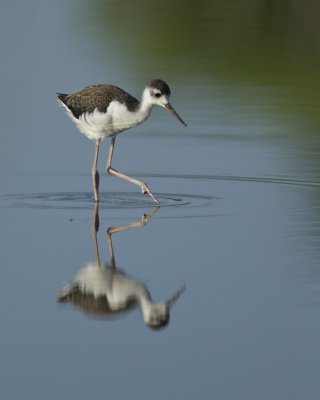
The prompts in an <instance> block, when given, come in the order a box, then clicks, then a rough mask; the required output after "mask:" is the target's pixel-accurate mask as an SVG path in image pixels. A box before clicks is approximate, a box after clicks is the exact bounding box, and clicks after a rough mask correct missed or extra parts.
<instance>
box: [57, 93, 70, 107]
mask: <svg viewBox="0 0 320 400" xmlns="http://www.w3.org/2000/svg"><path fill="white" fill-rule="evenodd" d="M67 97H68V95H67V94H66V93H57V96H56V100H57V102H58V103H59V104H60V105H61V106H62V105H66V102H67Z"/></svg>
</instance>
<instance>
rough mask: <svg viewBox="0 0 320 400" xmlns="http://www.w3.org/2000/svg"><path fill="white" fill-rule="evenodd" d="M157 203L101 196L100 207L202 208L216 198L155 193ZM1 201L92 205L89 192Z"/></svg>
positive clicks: (44, 206) (63, 206)
mask: <svg viewBox="0 0 320 400" xmlns="http://www.w3.org/2000/svg"><path fill="white" fill-rule="evenodd" d="M157 198H158V199H159V201H160V204H156V203H154V202H153V201H152V200H151V199H150V198H149V197H148V196H143V195H142V194H140V193H125V192H114V193H104V192H102V193H100V202H99V207H100V208H109V209H120V208H154V207H155V206H156V205H157V206H159V207H175V206H188V207H204V206H206V205H209V204H210V203H211V202H212V201H213V200H216V199H217V198H216V197H212V196H205V195H197V194H192V195H191V194H180V193H170V194H169V193H157ZM1 199H2V200H3V201H6V202H7V204H8V205H9V206H11V207H16V208H25V207H27V208H37V209H72V210H74V209H91V208H92V204H93V202H94V198H93V194H92V193H80V192H79V193H70V192H62V193H34V194H12V195H6V196H1Z"/></svg>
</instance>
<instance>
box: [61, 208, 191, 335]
mask: <svg viewBox="0 0 320 400" xmlns="http://www.w3.org/2000/svg"><path fill="white" fill-rule="evenodd" d="M98 207H99V205H98V203H96V204H95V208H94V217H93V225H92V235H93V243H94V249H95V255H96V259H95V261H92V262H89V263H87V264H86V265H85V266H84V267H83V268H81V269H80V271H79V272H78V274H77V275H76V276H75V278H74V279H73V280H72V281H71V282H70V283H69V284H67V285H66V286H65V287H64V288H63V289H62V291H61V292H60V293H59V295H58V301H59V302H62V303H71V304H73V305H75V306H78V307H80V308H81V309H82V311H83V312H84V313H86V314H89V315H91V316H95V317H106V316H117V315H120V314H121V313H124V312H126V311H129V310H131V309H133V308H135V307H137V306H139V307H140V309H141V312H142V316H143V320H144V322H145V324H146V325H147V326H149V327H150V328H152V329H161V328H163V327H165V326H167V325H168V323H169V318H170V309H171V308H172V307H173V305H174V304H175V302H176V301H177V300H178V298H179V297H180V296H181V294H182V293H183V292H184V290H185V286H183V287H181V288H179V289H178V290H177V291H176V292H175V293H174V294H173V295H172V296H171V297H170V298H168V299H167V300H164V301H162V302H159V303H155V302H154V301H153V300H152V297H151V294H150V292H149V290H148V289H147V287H146V286H145V285H144V284H143V283H141V282H139V281H137V280H135V279H133V278H132V277H130V276H129V275H127V274H126V273H125V272H124V271H120V270H119V269H118V268H117V266H116V260H115V255H114V250H113V246H112V235H113V234H114V233H116V232H120V231H124V230H127V229H130V228H139V227H143V226H144V225H145V224H146V223H147V222H148V221H149V220H150V218H151V217H152V216H153V215H154V214H155V213H156V212H157V211H158V209H159V207H156V208H154V209H153V211H152V212H150V213H149V214H143V215H142V216H141V218H140V220H138V221H133V222H131V223H129V224H127V225H123V226H115V227H109V228H108V229H107V242H108V246H109V253H110V263H108V264H103V263H102V262H101V260H100V255H99V248H98V240H97V233H98V230H99V225H100V224H99V208H98Z"/></svg>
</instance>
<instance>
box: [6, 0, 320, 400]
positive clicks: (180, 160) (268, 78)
mask: <svg viewBox="0 0 320 400" xmlns="http://www.w3.org/2000/svg"><path fill="white" fill-rule="evenodd" d="M0 45H1V63H0V71H1V74H0V81H1V96H0V115H1V132H0V177H1V185H0V221H1V224H0V225H1V226H0V265H1V268H0V275H1V279H0V317H1V326H2V328H1V331H2V333H1V336H2V338H1V341H0V359H1V361H0V376H1V377H2V382H1V385H0V395H1V398H3V399H7V400H11V399H17V398H24V399H47V400H50V399H56V398H57V397H58V396H59V397H62V398H64V397H66V396H68V397H69V398H78V399H84V398H87V397H89V396H91V397H92V396H94V397H97V396H112V397H113V398H115V399H118V398H119V399H120V398H124V396H134V397H135V396H136V397H138V396H139V397H140V398H146V397H147V396H148V397H152V398H153V399H160V398H161V399H163V398H175V399H184V400H186V399H193V398H194V397H195V396H199V395H200V396H202V397H208V396H210V397H212V398H215V397H216V398H219V399H226V400H227V399H228V400H230V399H235V398H236V399H246V400H248V399H260V400H263V399H266V400H267V399H268V400H269V399H270V398H272V399H274V400H276V399H279V400H280V399H281V400H282V399H286V398H290V399H291V400H294V399H297V400H298V399H299V400H300V399H301V398H307V399H317V398H318V394H319V391H320V383H319V377H318V375H319V374H318V371H319V367H320V352H319V349H318V347H319V346H318V339H319V335H320V320H319V311H320V301H319V299H320V269H319V265H320V262H319V261H320V252H319V239H320V224H319V210H320V209H319V197H320V190H319V189H320V180H319V169H320V134H319V129H320V114H319V105H320V94H319V89H320V80H319V68H320V48H319V45H320V4H319V2H318V1H316V0H282V1H276V0H223V1H222V0H197V1H191V0H184V1H182V0H170V1H168V0H162V1H158V0H157V1H155V0H149V1H146V0H136V1H129V0H122V1H118V0H88V1H85V0H56V1H49V0H29V1H24V0H11V1H8V2H3V4H2V5H1V13H0ZM155 78H161V79H163V80H165V81H166V82H168V84H169V86H170V88H171V92H172V94H171V100H170V101H171V103H172V105H173V106H174V107H175V109H176V110H177V112H178V113H179V114H180V115H181V117H182V118H183V119H184V120H185V121H186V123H187V124H188V126H187V128H184V127H183V126H182V125H181V124H179V123H178V122H177V121H176V120H175V119H174V118H172V116H170V115H169V114H168V113H164V112H163V110H161V109H154V110H153V112H152V115H151V116H150V118H149V120H148V121H146V123H144V124H143V125H141V126H138V127H136V128H134V129H132V130H130V131H128V132H126V133H123V135H122V134H121V135H119V137H118V138H117V147H116V151H115V155H114V166H115V168H117V169H119V170H120V171H123V172H125V173H128V174H129V175H132V176H136V177H138V178H139V179H142V180H143V181H146V182H147V183H148V185H149V186H150V188H151V189H152V190H153V191H154V192H155V193H156V194H159V196H160V198H161V199H162V204H161V207H160V210H158V211H157V212H156V214H155V215H154V216H153V217H152V219H151V220H150V221H149V223H148V225H147V226H146V227H144V228H143V229H137V230H134V229H133V230H130V231H128V232H122V233H117V236H116V238H115V241H114V246H115V253H116V256H117V264H118V265H119V266H120V267H121V268H124V270H125V271H126V273H128V274H129V275H133V276H134V277H135V278H136V279H137V281H139V282H145V283H146V284H147V286H148V288H149V290H150V291H151V293H152V295H153V296H154V297H155V298H156V299H163V298H166V297H168V296H169V295H170V294H171V293H173V292H174V290H176V289H177V288H178V287H179V285H181V284H184V283H186V287H187V289H186V292H185V293H184V294H183V295H182V296H181V299H179V302H178V304H177V305H176V306H175V308H174V310H173V311H172V316H171V319H172V322H171V323H170V326H169V327H168V328H167V329H165V330H163V331H161V332H159V333H157V334H156V333H154V332H151V331H150V330H148V329H147V328H146V326H145V325H144V323H143V321H142V318H141V315H140V313H139V310H135V311H134V312H133V313H131V314H130V315H129V316H128V315H126V316H123V317H121V318H119V320H117V319H116V320H114V321H109V320H108V321H96V320H93V319H89V318H86V317H85V316H84V315H83V313H81V312H79V310H78V311H76V310H75V308H73V307H72V306H66V307H62V305H59V304H57V301H56V296H57V293H59V291H60V290H61V287H62V286H63V283H65V282H66V281H70V279H71V278H72V277H73V276H75V275H76V274H77V272H78V270H79V269H80V268H81V266H83V265H85V263H87V262H88V261H91V260H92V259H94V248H93V247H92V237H91V233H92V232H91V228H92V212H93V204H92V184H91V176H90V171H91V165H92V157H93V151H94V145H93V143H91V142H90V141H88V140H87V139H86V138H85V137H84V136H82V135H81V134H80V133H79V132H77V130H76V128H75V126H73V124H72V123H71V122H70V121H69V120H68V118H67V117H66V116H65V115H64V112H63V110H62V109H61V108H59V106H58V104H57V103H56V101H55V93H56V92H66V93H69V92H74V91H78V90H80V89H82V88H83V87H84V86H86V85H91V84H95V83H112V84H115V85H117V86H119V87H121V88H123V89H125V90H126V91H128V92H129V93H130V94H132V95H134V96H135V97H137V98H139V97H140V95H141V93H142V91H143V89H144V87H145V85H146V83H147V82H148V81H150V80H151V79H155ZM108 145H109V143H108V141H107V140H106V141H105V142H104V143H103V145H102V146H101V152H100V160H99V170H100V173H101V184H100V185H101V186H100V187H101V191H102V194H103V198H104V200H103V201H102V204H101V205H100V232H99V233H98V240H99V241H100V251H101V255H100V256H101V258H102V259H105V258H106V257H105V256H106V254H107V245H106V241H105V231H106V229H107V228H108V227H110V226H121V225H126V224H128V223H130V222H132V221H137V220H140V219H139V218H140V214H142V213H145V214H147V213H150V212H151V210H152V209H153V204H150V201H149V199H147V198H144V197H142V195H140V194H139V191H138V190H137V188H135V187H132V186H131V185H129V184H128V183H124V182H120V181H119V180H117V179H114V178H111V177H106V176H105V174H104V173H103V171H104V167H105V162H106V158H107V150H108Z"/></svg>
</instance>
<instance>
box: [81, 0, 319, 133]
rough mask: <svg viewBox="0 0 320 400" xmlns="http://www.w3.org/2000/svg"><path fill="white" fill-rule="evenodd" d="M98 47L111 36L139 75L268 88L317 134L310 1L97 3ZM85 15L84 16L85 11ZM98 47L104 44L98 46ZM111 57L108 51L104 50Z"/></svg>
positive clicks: (314, 21) (315, 43)
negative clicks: (154, 73)
mask: <svg viewBox="0 0 320 400" xmlns="http://www.w3.org/2000/svg"><path fill="white" fill-rule="evenodd" d="M95 3H96V7H92V4H93V3H91V6H90V13H91V18H93V20H94V22H95V25H96V28H97V34H98V35H99V37H100V39H101V40H100V44H101V46H102V51H104V53H105V54H106V58H107V57H108V49H107V46H108V43H109V41H110V37H113V38H114V40H116V45H117V48H118V52H119V53H121V54H122V56H123V57H124V56H125V58H126V63H127V65H128V66H131V67H132V66H134V67H135V68H137V69H138V70H139V71H140V73H141V76H149V75H150V71H159V72H160V73H163V74H164V75H165V76H168V75H170V77H174V79H175V81H176V82H177V81H179V80H180V81H187V80H189V81H190V80H192V79H204V80H206V81H207V82H210V80H214V81H217V80H222V81H224V82H229V83H230V82H231V83H237V84H244V87H243V91H244V92H245V91H246V85H248V84H250V85H260V86H263V87H265V86H268V87H269V88H270V90H272V93H273V95H274V96H277V97H278V101H277V107H276V108H277V109H278V110H279V111H280V112H283V111H284V110H288V111H291V112H293V113H296V112H299V118H303V119H304V120H305V121H308V125H309V126H308V131H309V133H311V132H317V131H318V126H319V124H320V118H319V113H318V108H319V103H320V96H319V86H320V83H319V67H320V53H319V44H320V28H319V26H320V25H319V15H320V14H319V12H318V11H319V3H318V2H317V1H316V0H306V1H298V0H283V1H281V2H279V1H276V0H242V1H238V0H230V1H225V0H197V1H191V0H187V1H172V0H170V1H168V0H162V1H146V0H139V1H134V2H133V1H130V0H123V1H121V2H119V1H115V0H96V1H95ZM86 18H87V16H86ZM104 44H105V46H106V47H105V48H104V49H103V46H104ZM109 55H110V54H109Z"/></svg>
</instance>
